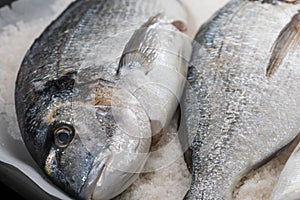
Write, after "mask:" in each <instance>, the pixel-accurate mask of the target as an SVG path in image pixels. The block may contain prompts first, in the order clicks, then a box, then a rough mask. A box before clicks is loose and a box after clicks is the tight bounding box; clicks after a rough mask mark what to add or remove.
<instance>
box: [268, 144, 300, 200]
mask: <svg viewBox="0 0 300 200" xmlns="http://www.w3.org/2000/svg"><path fill="white" fill-rule="evenodd" d="M299 149H300V144H298V146H297V147H296V148H295V149H294V151H293V153H292V154H291V155H290V157H289V159H288V161H287V162H286V164H285V166H284V168H283V170H282V171H281V173H280V176H279V179H278V182H277V183H276V185H275V188H274V189H273V191H272V194H271V198H270V199H271V200H295V199H299V197H300V176H299V174H300V168H299V164H300V155H299Z"/></svg>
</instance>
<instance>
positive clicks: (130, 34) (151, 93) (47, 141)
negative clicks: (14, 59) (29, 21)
mask: <svg viewBox="0 0 300 200" xmlns="http://www.w3.org/2000/svg"><path fill="white" fill-rule="evenodd" d="M170 8H172V9H170ZM185 18H186V15H185V10H184V9H183V8H182V5H181V3H180V2H179V1H175V0H174V1H158V0H153V1H142V0H125V1H118V0H101V1H99V0H81V1H76V2H74V3H72V4H71V5H70V6H69V7H68V8H67V9H66V10H65V11H64V12H63V13H62V14H61V15H60V16H59V17H58V18H57V19H56V20H55V21H54V22H53V23H52V24H51V25H49V26H48V27H47V29H46V30H45V31H44V32H43V34H42V35H41V36H40V37H39V38H38V39H37V40H36V41H35V42H34V44H33V45H32V47H31V48H30V50H29V51H28V52H27V54H26V55H25V58H24V60H23V62H22V65H21V67H20V70H19V74H18V77H17V81H16V89H15V104H16V112H17V118H18V123H19V127H20V130H21V134H22V137H23V140H24V143H25V144H26V147H27V148H28V150H29V152H30V153H31V155H32V157H33V158H34V159H35V161H36V162H37V164H38V165H39V166H40V167H41V168H42V169H43V170H44V172H45V174H46V175H47V177H49V178H50V179H51V180H52V181H53V182H54V183H55V184H56V185H57V186H58V187H60V188H61V189H62V190H64V191H65V192H66V193H68V194H69V195H70V196H72V197H74V198H76V199H111V198H113V197H115V196H117V195H118V194H120V193H121V192H122V191H124V190H125V189H126V188H127V187H128V186H129V185H131V184H132V183H133V182H134V180H136V178H137V177H138V173H139V172H141V171H142V168H143V166H144V164H145V161H146V160H147V157H148V154H149V150H150V146H151V143H152V137H153V135H155V134H159V133H160V132H161V130H162V129H164V127H165V126H167V124H168V123H169V121H170V120H171V118H172V115H173V114H174V112H175V111H176V109H177V106H178V99H179V98H180V96H181V95H182V92H183V88H184V85H185V77H186V73H187V61H188V60H189V59H190V55H191V43H190V41H189V40H188V39H187V38H186V35H185V33H184V32H185V30H186V26H185V24H186V21H185Z"/></svg>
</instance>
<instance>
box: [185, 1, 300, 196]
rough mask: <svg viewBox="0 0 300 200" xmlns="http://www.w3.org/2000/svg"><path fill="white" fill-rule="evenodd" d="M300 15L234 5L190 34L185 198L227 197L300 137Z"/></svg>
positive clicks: (282, 7)
mask: <svg viewBox="0 0 300 200" xmlns="http://www.w3.org/2000/svg"><path fill="white" fill-rule="evenodd" d="M299 9H300V6H299V5H298V4H290V3H287V2H279V1H273V2H272V3H270V2H263V1H248V0H232V1H230V2H229V3H228V4H227V5H226V6H225V7H223V8H222V9H221V10H220V11H218V12H217V13H216V14H215V15H214V16H213V17H212V18H211V19H210V20H209V21H208V22H207V23H205V24H204V25H203V26H202V27H201V28H200V30H199V32H198V33H197V35H196V36H195V43H194V44H193V54H192V58H191V67H190V68H189V72H188V77H187V80H188V83H187V86H186V90H185V94H184V96H183V98H182V106H183V115H182V119H183V121H182V123H183V125H182V128H181V137H182V146H183V148H184V149H187V148H188V146H189V144H191V147H190V148H189V149H188V150H187V151H186V153H185V156H186V160H187V161H188V162H189V163H192V167H190V168H191V170H192V174H193V175H192V184H191V187H190V190H189V191H188V193H187V194H186V197H185V199H205V200H207V199H232V197H233V194H232V193H233V190H234V189H235V187H236V186H237V184H238V183H239V181H240V180H241V179H242V178H243V177H244V176H245V175H246V174H247V173H248V172H249V171H250V170H253V169H255V168H257V167H259V166H261V165H262V164H264V163H265V162H266V161H268V160H269V159H271V158H272V156H273V155H275V154H276V153H278V152H279V151H280V150H281V149H282V148H284V147H285V146H286V145H288V144H289V143H290V142H291V141H292V140H293V139H294V138H295V137H296V136H297V134H298V133H299V131H300V109H299V106H300V91H299V83H300V65H299V63H300V48H299V46H300V37H299V36H300V29H299V27H300V19H299V15H300V14H299V13H298V10H299ZM185 134H188V138H184V135H185Z"/></svg>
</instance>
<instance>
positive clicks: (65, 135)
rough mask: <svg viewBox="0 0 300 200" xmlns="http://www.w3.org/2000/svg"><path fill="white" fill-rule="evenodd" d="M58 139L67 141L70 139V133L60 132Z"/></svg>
mask: <svg viewBox="0 0 300 200" xmlns="http://www.w3.org/2000/svg"><path fill="white" fill-rule="evenodd" d="M58 139H59V140H60V141H61V142H66V141H67V140H68V139H69V134H68V133H64V132H62V133H59V135H58Z"/></svg>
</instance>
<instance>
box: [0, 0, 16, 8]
mask: <svg viewBox="0 0 300 200" xmlns="http://www.w3.org/2000/svg"><path fill="white" fill-rule="evenodd" d="M14 1H17V0H1V1H0V8H1V7H4V6H8V7H9V8H10V9H12V6H11V4H12V3H13V2H14Z"/></svg>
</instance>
